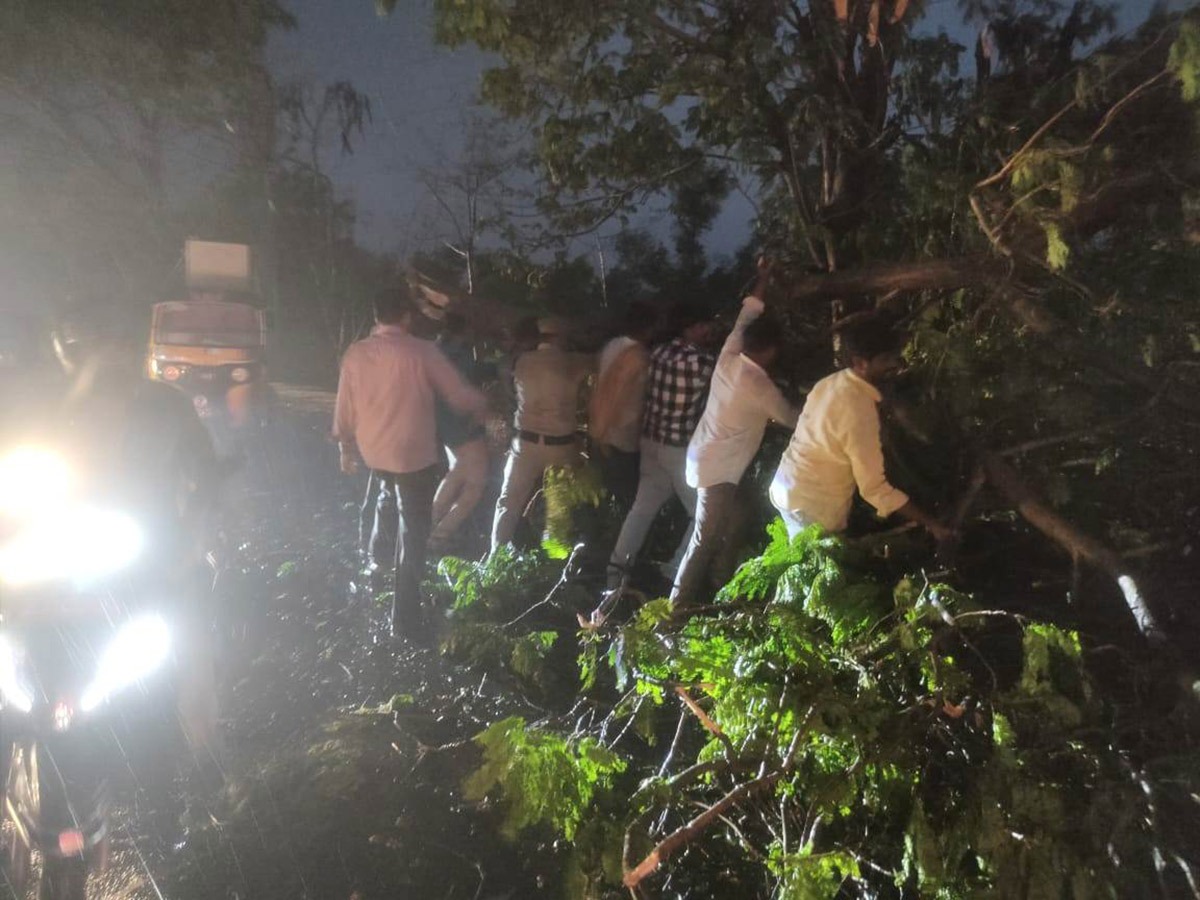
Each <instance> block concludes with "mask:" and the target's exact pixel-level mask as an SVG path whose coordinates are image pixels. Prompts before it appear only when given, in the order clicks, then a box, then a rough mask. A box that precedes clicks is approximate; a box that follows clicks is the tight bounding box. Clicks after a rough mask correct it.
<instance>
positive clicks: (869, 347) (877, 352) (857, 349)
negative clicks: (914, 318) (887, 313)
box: [834, 313, 905, 362]
mask: <svg viewBox="0 0 1200 900" xmlns="http://www.w3.org/2000/svg"><path fill="white" fill-rule="evenodd" d="M834 332H835V333H836V334H837V335H838V337H839V338H840V339H841V343H842V352H843V353H844V355H845V358H846V361H847V362H849V361H851V360H854V359H874V358H875V357H877V356H883V355H884V354H886V353H898V352H899V351H900V350H901V349H902V348H903V347H904V342H905V338H904V335H903V334H901V333H900V332H899V331H897V330H896V327H895V326H894V325H893V324H892V322H891V320H889V319H887V318H886V317H884V316H881V315H878V314H877V313H862V314H858V315H853V316H847V317H846V318H845V319H842V321H841V322H839V323H838V324H837V325H835V326H834Z"/></svg>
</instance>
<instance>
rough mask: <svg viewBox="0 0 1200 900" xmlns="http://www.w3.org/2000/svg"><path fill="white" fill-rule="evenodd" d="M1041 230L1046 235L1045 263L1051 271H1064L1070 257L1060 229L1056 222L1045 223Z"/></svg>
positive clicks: (1068, 248)
mask: <svg viewBox="0 0 1200 900" xmlns="http://www.w3.org/2000/svg"><path fill="white" fill-rule="evenodd" d="M1042 230H1043V231H1044V232H1045V233H1046V262H1047V263H1049V264H1050V268H1052V269H1065V268H1066V267H1067V261H1068V260H1069V259H1070V257H1071V248H1070V247H1069V246H1067V242H1066V241H1064V240H1063V236H1062V229H1061V228H1060V227H1059V226H1058V223H1056V222H1047V223H1046V224H1044V225H1043V226H1042Z"/></svg>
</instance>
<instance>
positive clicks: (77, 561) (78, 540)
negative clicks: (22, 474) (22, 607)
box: [0, 508, 142, 587]
mask: <svg viewBox="0 0 1200 900" xmlns="http://www.w3.org/2000/svg"><path fill="white" fill-rule="evenodd" d="M141 550H142V532H141V529H139V528H138V526H137V523H136V522H134V521H133V520H132V519H131V518H129V517H128V516H126V515H123V514H122V513H118V512H112V511H111V510H102V509H89V508H83V509H72V510H67V511H65V512H64V513H63V514H62V515H61V517H59V516H43V517H40V518H38V519H35V520H33V521H31V522H29V523H28V524H27V525H26V526H25V527H24V528H22V529H21V530H19V531H18V532H17V533H16V534H15V535H14V536H13V537H12V539H11V540H9V541H8V542H7V543H6V544H4V545H3V546H2V547H0V581H2V582H3V583H4V584H6V585H8V586H9V587H21V586H24V585H30V584H37V583H40V582H46V581H54V580H66V581H73V582H87V581H91V580H94V579H96V578H102V577H103V576H105V575H109V574H111V573H113V572H117V571H120V570H121V569H123V568H124V567H125V566H127V565H129V563H131V562H133V560H135V559H136V558H137V556H138V554H139V553H141Z"/></svg>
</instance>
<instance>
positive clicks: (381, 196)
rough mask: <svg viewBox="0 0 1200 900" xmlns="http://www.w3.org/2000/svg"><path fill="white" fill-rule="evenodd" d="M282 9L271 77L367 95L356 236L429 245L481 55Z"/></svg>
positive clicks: (330, 159) (343, 3)
mask: <svg viewBox="0 0 1200 900" xmlns="http://www.w3.org/2000/svg"><path fill="white" fill-rule="evenodd" d="M1117 5H1118V8H1119V18H1120V30H1126V29H1128V28H1130V27H1132V26H1133V25H1134V24H1136V23H1137V22H1139V21H1140V20H1141V18H1142V17H1143V16H1144V15H1145V13H1146V12H1147V11H1148V10H1149V8H1150V0H1118V4H1117ZM1173 5H1179V2H1178V0H1176V3H1175V4H1173ZM288 6H289V8H290V9H291V10H292V12H293V13H294V14H295V16H296V18H297V20H298V27H297V29H296V30H294V31H292V32H289V33H284V34H280V35H279V36H277V37H275V38H273V39H272V43H271V47H270V55H271V61H272V65H273V68H274V70H275V72H276V75H277V77H278V78H279V79H281V80H284V81H288V80H301V81H308V82H310V83H312V84H313V85H315V86H320V85H323V84H327V83H330V82H333V81H338V80H347V81H350V82H352V83H353V84H354V85H355V86H356V87H357V88H358V89H359V90H360V91H362V92H363V93H365V94H367V95H368V96H369V97H370V98H371V103H372V110H373V113H374V123H373V124H372V126H371V127H370V129H369V131H368V133H367V134H366V135H365V136H364V137H363V138H362V139H361V140H360V141H359V143H358V147H357V149H356V151H355V153H354V154H353V155H352V156H349V157H346V156H343V155H341V154H340V152H338V150H337V148H336V147H333V146H331V147H330V149H329V150H328V151H327V154H326V164H327V167H328V168H329V171H330V174H331V175H332V177H333V178H334V181H335V183H336V184H337V185H338V187H339V190H340V191H341V192H342V194H343V196H345V197H347V198H350V199H353V200H354V201H355V204H356V206H357V208H358V214H359V238H360V240H362V241H363V242H364V243H365V244H366V245H367V246H370V247H372V248H374V249H379V250H389V251H396V252H399V253H401V254H402V255H406V254H407V253H409V252H411V251H413V250H416V249H419V248H421V247H423V246H429V245H430V244H432V243H434V242H435V241H436V239H437V238H438V237H439V230H440V229H441V228H442V225H443V223H442V222H441V221H440V219H439V215H438V209H437V207H436V204H435V203H434V202H433V200H432V199H431V198H430V197H429V196H428V195H427V193H426V191H425V189H424V187H423V186H422V185H421V183H420V180H419V178H418V170H419V169H420V167H422V166H426V167H436V166H437V165H438V164H439V161H442V160H447V161H450V162H452V161H453V160H454V158H455V156H456V155H457V151H458V149H459V147H460V140H461V135H462V134H463V133H464V131H465V123H466V121H467V119H468V118H469V116H470V115H471V109H472V105H473V103H474V101H475V94H476V90H477V87H478V84H479V76H480V74H481V73H482V71H483V70H484V68H486V64H487V60H486V57H485V56H484V55H483V54H482V53H480V52H479V51H477V50H475V49H474V48H472V47H464V48H460V49H457V50H449V49H446V48H444V47H440V46H438V45H436V44H435V43H434V42H433V37H432V29H431V26H430V16H431V13H430V9H431V6H432V0H403V2H401V3H399V4H397V9H396V12H395V13H393V14H392V16H390V17H388V18H379V17H378V16H376V15H375V11H374V3H373V2H372V0H337V2H332V0H288ZM943 29H944V30H945V31H947V32H948V33H949V34H950V35H951V37H953V38H955V39H956V40H957V41H958V42H959V43H962V44H964V45H967V46H970V45H971V44H972V42H973V40H974V36H975V34H976V30H975V29H974V28H973V27H968V26H965V25H963V24H962V21H961V15H960V14H959V12H958V7H957V3H956V2H955V0H931V3H930V6H929V15H928V16H927V17H926V19H925V20H924V22H923V23H922V25H921V31H925V32H937V31H938V30H943ZM968 57H969V54H968ZM752 216H753V208H752V206H751V205H750V204H749V203H748V202H747V201H746V200H745V199H743V198H742V197H740V196H738V195H736V194H735V195H734V196H733V197H732V199H731V200H730V202H729V203H728V204H727V205H726V209H725V211H724V212H723V213H722V215H721V216H720V218H719V219H718V221H717V222H716V224H715V226H714V228H713V230H712V232H711V234H710V235H709V240H708V243H709V248H710V250H711V251H712V252H713V253H715V254H717V255H720V254H726V253H729V252H731V251H733V250H735V249H736V248H737V247H738V246H740V245H741V244H742V243H744V242H745V240H746V239H747V237H748V236H749V222H750V220H751V218H752ZM658 222H663V223H664V227H665V222H666V219H665V216H663V214H662V213H661V212H655V211H653V210H651V211H648V212H647V213H646V214H645V215H644V216H643V218H642V221H640V222H638V224H641V225H645V226H647V227H650V228H654V227H655V225H656V224H657V223H658ZM613 231H615V226H614V227H613V228H610V229H608V231H607V232H606V234H607V237H608V238H611V236H612V233H613ZM579 249H583V248H582V247H580V248H579Z"/></svg>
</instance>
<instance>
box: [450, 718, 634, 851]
mask: <svg viewBox="0 0 1200 900" xmlns="http://www.w3.org/2000/svg"><path fill="white" fill-rule="evenodd" d="M475 742H476V743H477V744H478V745H479V746H480V747H481V748H482V749H483V765H482V766H481V767H480V768H479V769H478V770H476V771H475V772H474V773H472V774H471V775H470V776H469V777H468V778H467V779H466V781H464V782H463V795H464V796H465V797H466V799H467V800H470V801H473V802H479V801H482V800H483V799H484V798H485V797H487V796H488V795H489V794H491V793H492V792H496V793H498V794H499V795H500V796H501V797H502V798H503V799H502V800H501V805H502V809H503V813H504V821H503V824H502V826H501V828H502V831H503V833H504V834H505V835H506V836H508V837H510V838H511V837H515V836H516V835H517V834H518V833H519V832H520V831H521V830H522V829H525V828H529V827H531V826H533V825H537V824H545V825H548V826H550V827H552V828H554V829H556V830H558V831H559V832H561V833H562V835H563V836H564V837H565V838H567V839H568V840H570V839H572V838H573V837H574V836H575V834H576V832H577V831H578V829H579V827H580V824H581V823H582V822H583V820H584V818H585V816H586V815H587V812H588V809H589V807H590V805H591V803H592V801H593V798H594V797H595V795H596V792H597V791H601V790H605V789H607V788H609V787H611V785H612V780H613V777H614V776H615V775H617V774H619V773H620V772H622V771H624V769H625V765H626V763H625V761H624V760H622V759H620V758H619V757H618V756H617V755H616V754H614V753H613V752H612V751H610V750H607V749H606V748H605V747H604V746H603V745H602V744H601V743H599V742H598V741H596V740H594V739H592V738H586V737H585V738H565V739H564V738H562V737H559V736H558V735H555V734H550V733H548V732H545V731H542V730H540V729H537V728H529V727H527V726H526V724H525V720H524V719H522V718H520V717H515V716H514V717H512V718H508V719H503V720H501V721H499V722H495V723H493V724H492V725H490V726H489V727H488V728H487V729H486V730H485V731H483V732H482V733H481V734H479V735H477V736H476V737H475Z"/></svg>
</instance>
